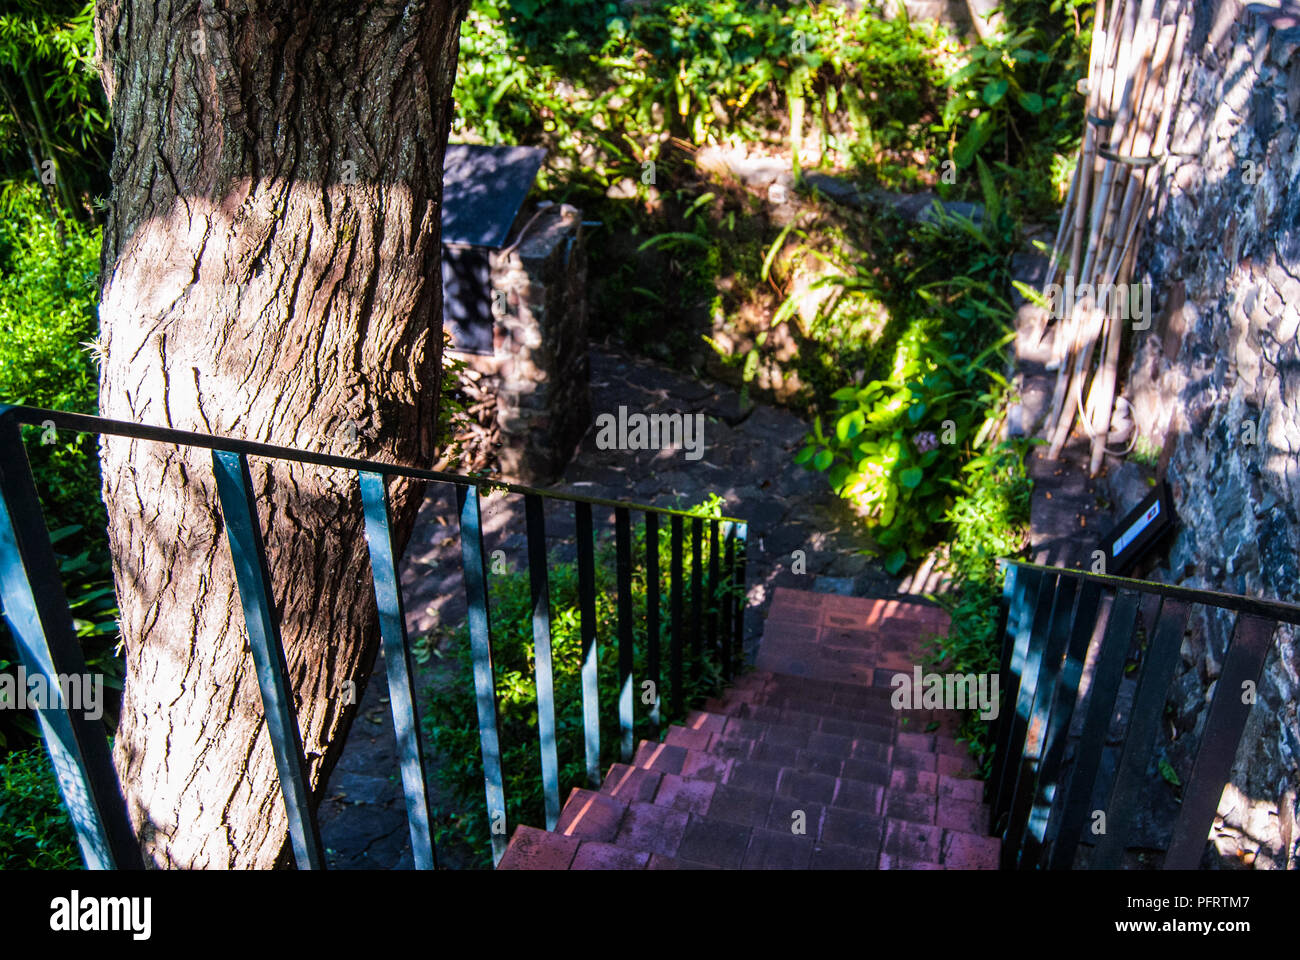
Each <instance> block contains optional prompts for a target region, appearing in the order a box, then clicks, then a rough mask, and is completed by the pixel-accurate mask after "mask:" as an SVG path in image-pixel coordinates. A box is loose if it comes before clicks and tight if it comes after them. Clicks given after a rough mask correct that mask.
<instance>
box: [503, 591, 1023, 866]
mask: <svg viewBox="0 0 1300 960" xmlns="http://www.w3.org/2000/svg"><path fill="white" fill-rule="evenodd" d="M947 626H948V618H947V615H946V614H944V613H943V612H942V611H940V610H938V609H937V608H934V607H931V606H927V605H925V604H919V603H911V602H905V601H898V600H884V599H870V598H861V597H842V596H839V595H831V594H813V593H808V592H804V591H797V590H789V589H787V588H784V587H782V588H778V589H777V590H776V594H775V598H774V601H773V606H772V611H771V614H770V616H769V623H768V625H767V628H766V635H765V637H764V640H763V643H762V646H761V648H760V651H759V656H758V660H759V664H760V667H761V669H759V670H757V671H751V672H749V673H746V674H742V675H741V676H740V677H738V678H737V679H736V680H735V682H734V683H733V685H732V686H731V687H729V688H728V689H727V690H726V691H725V693H724V694H723V695H722V696H720V697H718V698H714V699H711V700H709V701H706V704H705V709H704V710H695V711H691V712H690V713H689V714H688V715H687V717H686V718H685V720H684V721H682V722H681V723H679V724H677V725H675V726H673V727H671V728H670V729H669V731H668V734H667V737H666V742H664V743H650V742H646V741H642V742H641V743H640V744H639V746H638V749H637V753H636V759H635V761H634V764H633V765H628V764H621V763H618V764H614V765H613V766H612V767H611V768H610V771H609V774H608V776H607V777H606V778H605V782H604V783H603V784H602V785H601V789H600V791H599V792H596V791H591V790H581V789H580V790H575V791H574V792H573V793H572V794H571V795H570V797H569V801H568V803H566V804H565V807H564V810H563V812H562V814H561V821H560V826H559V828H558V829H557V831H556V832H555V833H546V832H545V831H542V830H537V829H535V828H531V827H523V826H521V827H520V828H518V830H516V832H515V835H514V837H513V838H512V839H511V843H510V847H509V849H508V851H507V853H506V857H505V859H504V860H503V861H502V868H503V869H575V870H582V869H591V870H639V869H650V870H674V869H675V870H692V869H719V868H722V869H738V868H744V869H877V868H878V869H892V870H935V869H997V867H998V857H999V851H1000V842H999V841H998V840H997V839H996V838H992V837H987V836H985V835H984V833H985V831H986V830H987V829H988V826H989V824H988V808H987V806H986V805H984V804H983V803H982V800H983V793H984V784H983V783H982V782H981V781H978V780H975V779H972V778H971V775H973V774H974V773H975V770H974V764H973V762H972V761H971V759H970V756H969V752H968V749H967V746H966V744H964V743H960V742H958V741H957V739H956V737H957V734H958V731H959V726H960V722H961V715H960V714H959V713H958V712H957V711H935V710H905V711H899V710H894V709H893V708H892V706H891V704H890V694H891V693H892V688H891V687H890V686H889V678H890V676H891V675H892V673H893V672H894V671H899V672H904V673H907V674H908V675H910V674H911V672H912V668H913V666H914V665H915V664H917V663H920V662H921V657H922V655H923V654H924V652H925V641H926V638H927V637H929V636H932V635H934V634H936V633H942V632H944V631H945V630H946V629H947ZM795 811H800V812H801V819H802V824H803V828H804V830H803V832H802V833H795V832H794V831H793V830H792V829H791V827H792V825H793V824H794V823H795V822H796V821H795V819H794V817H793V816H792V814H794V813H795Z"/></svg>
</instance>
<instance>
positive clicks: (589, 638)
mask: <svg viewBox="0 0 1300 960" xmlns="http://www.w3.org/2000/svg"><path fill="white" fill-rule="evenodd" d="M20 424H28V425H31V426H37V427H41V426H45V427H51V426H52V427H55V428H57V427H59V426H60V425H62V426H63V427H64V428H65V429H71V430H74V431H78V432H90V433H99V434H108V435H115V436H125V437H133V438H136V439H142V440H147V441H151V442H161V443H169V444H174V445H177V446H189V447H198V448H202V449H209V450H211V451H212V470H213V478H214V480H215V485H216V495H217V501H218V503H219V505H220V509H221V514H222V517H223V518H224V524H223V527H224V535H225V539H226V541H227V543H228V546H229V548H230V557H231V562H232V564H233V568H234V574H235V585H236V587H237V591H238V596H239V602H240V606H241V607H242V611H243V617H244V625H245V629H246V631H247V634H248V648H249V650H250V651H251V654H252V658H253V661H254V665H255V667H256V675H257V682H258V688H259V691H260V694H261V700H262V708H263V714H264V719H265V723H266V729H267V733H268V735H269V737H270V740H271V744H272V748H273V751H274V759H275V766H276V771H277V774H278V776H279V780H280V787H281V793H282V795H283V799H284V803H285V809H286V813H287V816H288V834H289V839H290V842H291V844H292V848H293V854H294V860H295V862H296V863H297V865H298V866H299V867H306V868H310V869H314V868H318V867H323V866H324V850H323V847H322V844H321V837H320V831H319V827H318V823H317V820H316V812H315V810H314V809H313V808H312V805H311V802H310V784H309V779H308V775H307V766H306V761H305V757H304V753H303V743H302V737H301V729H300V726H299V721H298V716H297V709H296V707H295V701H294V691H293V687H292V684H291V682H290V679H289V672H288V666H287V663H286V660H285V651H284V645H283V642H282V639H281V636H280V629H279V621H278V617H277V616H276V614H275V610H274V604H273V603H272V599H271V598H272V593H273V584H272V580H271V572H270V568H269V565H268V562H267V553H266V547H265V543H264V541H263V536H262V530H261V524H260V521H259V519H258V509H257V502H256V499H257V498H256V496H255V494H254V489H253V479H252V475H251V473H250V472H249V467H248V458H249V456H250V455H251V456H259V457H264V458H268V459H276V460H280V461H282V462H297V463H311V464H317V465H320V466H325V467H330V468H336V469H343V470H348V471H350V472H352V473H353V474H354V475H355V482H356V485H357V490H358V492H359V494H360V500H361V507H362V514H363V516H364V521H365V541H366V546H367V550H368V552H369V554H370V568H371V581H372V585H373V586H374V591H375V603H376V610H377V613H378V619H379V632H380V639H381V642H382V644H383V651H384V656H385V658H386V660H387V663H388V671H387V672H388V686H389V703H390V705H391V708H392V710H393V716H394V723H395V727H396V731H397V741H398V760H399V766H400V769H401V774H402V783H403V790H404V793H405V796H406V808H407V822H408V826H409V828H410V833H411V849H412V854H413V859H414V863H415V866H416V868H417V869H434V868H436V867H437V860H436V853H435V850H434V844H433V835H432V834H433V831H432V825H431V815H430V803H429V796H428V789H427V771H426V767H425V763H424V754H423V747H422V745H421V743H420V738H419V735H418V730H419V719H418V714H417V711H416V706H415V702H416V699H417V698H416V690H415V685H414V674H413V667H412V664H411V659H410V658H411V653H410V644H409V641H408V637H407V628H406V615H405V611H404V608H403V604H402V586H401V582H400V579H399V576H398V565H399V562H400V554H399V553H398V552H397V551H396V550H395V549H394V547H395V544H394V541H393V532H392V527H391V514H390V509H389V500H388V491H387V485H386V483H385V478H386V477H388V476H401V477H407V478H411V479H415V480H426V481H431V482H440V483H450V484H452V485H453V486H454V487H455V491H456V500H457V512H458V514H459V518H460V541H461V569H462V572H463V574H464V584H465V594H466V603H467V610H468V612H467V623H468V627H469V640H470V650H471V653H472V660H473V678H474V697H475V707H476V712H477V715H478V727H479V741H480V752H481V757H482V761H483V779H484V791H485V792H484V797H485V800H486V802H487V808H488V813H489V816H490V817H492V819H493V830H492V858H493V862H494V863H499V862H500V860H501V858H502V856H503V855H504V853H505V849H506V839H505V835H504V832H500V831H498V829H497V822H498V819H499V822H500V823H501V825H503V826H504V825H505V824H506V821H505V819H504V818H505V816H506V804H507V800H506V789H505V788H506V782H505V779H504V777H503V771H502V765H501V749H500V740H499V732H498V718H497V701H496V697H497V693H496V683H495V673H494V671H493V667H492V624H491V616H490V603H489V596H488V594H489V590H488V584H487V565H486V563H485V561H484V549H483V523H482V513H481V510H480V500H481V496H480V491H481V490H487V491H488V492H491V491H493V490H499V491H502V492H505V493H515V494H520V495H522V496H523V500H524V508H525V515H526V528H527V539H528V556H529V580H530V588H531V592H532V611H533V612H532V626H533V651H534V663H535V665H536V670H535V676H536V681H535V682H536V690H537V738H538V740H539V741H540V746H541V768H542V769H541V775H542V788H543V795H544V799H545V806H546V818H547V829H552V830H553V829H555V827H556V825H557V822H558V816H559V811H560V802H559V801H560V793H559V790H560V786H559V765H558V757H557V750H556V740H557V737H556V729H557V728H556V724H555V690H554V682H553V676H552V666H551V632H550V631H551V627H550V619H551V609H550V598H549V587H548V585H547V572H546V567H547V558H546V530H545V518H544V510H543V499H544V498H546V499H551V500H559V501H561V502H564V503H571V504H573V514H574V523H575V528H576V532H575V537H574V539H575V541H576V547H577V564H578V601H579V609H580V616H579V624H580V627H581V631H582V639H583V650H582V663H581V671H582V673H581V676H582V691H581V695H582V718H583V719H582V734H583V742H584V746H585V751H586V759H587V779H588V781H589V784H590V786H592V787H596V786H598V785H599V783H600V763H601V759H602V753H601V748H600V726H601V719H600V699H601V697H600V685H599V682H598V681H599V667H598V648H599V647H600V646H601V641H600V638H599V631H598V630H597V625H596V576H595V536H594V528H593V523H592V506H593V505H599V506H605V507H610V508H613V511H614V533H615V545H616V553H617V582H618V587H617V598H618V631H617V640H616V643H617V646H618V670H619V674H620V690H621V693H620V695H619V702H618V719H619V728H620V748H621V749H620V755H621V757H622V761H623V762H624V763H631V762H632V760H633V742H634V739H633V738H634V732H635V727H636V711H635V708H634V706H633V697H632V690H633V685H634V679H633V670H634V665H635V652H634V645H635V643H636V639H635V635H636V634H635V631H634V628H633V624H632V620H633V618H634V617H635V616H636V614H635V611H634V605H633V603H632V600H631V590H632V565H633V561H632V553H633V542H632V541H633V534H632V528H631V523H630V519H629V514H630V512H631V511H632V510H637V511H640V512H641V513H643V514H644V524H645V550H646V560H645V564H646V586H645V590H646V597H647V599H646V610H645V616H646V622H647V633H646V637H645V643H646V645H647V647H646V654H647V656H648V660H649V666H648V668H647V670H648V672H649V673H650V674H652V675H653V676H652V679H653V681H654V685H655V687H656V689H657V687H658V685H659V684H660V682H661V681H662V674H661V667H662V663H661V660H660V657H659V641H660V636H659V631H660V622H659V616H658V610H659V605H660V603H661V602H662V599H661V597H662V594H661V592H660V586H659V584H660V580H659V564H658V550H659V547H658V544H659V536H658V531H659V516H660V515H661V514H663V515H666V516H668V517H669V520H670V522H669V524H667V526H668V527H669V529H670V536H671V544H672V549H671V567H672V575H671V580H670V582H671V598H670V610H671V613H670V617H669V621H668V624H667V626H668V627H669V629H668V640H669V648H670V654H671V671H670V672H671V677H670V683H669V687H670V689H671V695H672V702H673V704H674V712H676V711H677V709H679V708H680V707H681V706H683V703H682V694H683V689H682V688H683V683H682V679H683V678H682V670H681V667H682V660H683V658H682V643H683V639H684V638H685V637H686V635H687V634H688V633H689V636H690V647H691V654H692V657H693V659H692V680H693V681H694V680H696V679H698V662H699V660H700V658H702V657H705V656H707V657H708V658H709V659H711V660H716V661H717V662H718V663H719V665H720V667H721V675H722V678H723V679H724V680H726V679H730V677H731V675H732V672H733V670H734V668H735V665H736V662H737V660H738V659H739V658H740V657H743V639H744V637H743V634H744V601H745V592H744V583H745V549H746V542H747V540H748V535H749V530H748V524H747V523H746V522H745V521H743V520H737V519H734V518H731V517H722V516H717V517H714V516H706V515H704V514H702V513H696V512H691V511H689V510H678V509H673V508H663V507H652V506H649V505H646V504H634V503H624V502H621V501H617V500H607V499H604V498H600V497H588V496H583V495H581V494H571V493H562V492H557V491H549V490H541V489H535V488H532V487H527V486H524V485H521V484H514V483H504V482H499V481H494V480H491V479H489V478H486V477H470V476H462V475H459V474H453V473H445V472H442V471H438V470H423V469H419V468H415V467H407V466H402V465H399V464H388V463H382V462H379V461H375V460H365V459H361V458H357V457H341V456H336V455H333V454H324V453H313V452H310V451H306V450H298V449H295V448H292V447H282V446H276V445H273V444H268V443H259V442H256V441H249V440H236V439H233V438H230V437H220V436H213V435H209V434H200V433H192V432H189V431H184V430H175V429H172V428H169V427H154V426H147V425H143V424H138V423H131V422H124V421H118V420H110V419H107V418H104V417H97V416H91V415H87V414H78V413H70V412H67V411H58V410H47V409H44V408H40V407H25V406H8V405H4V404H0V464H2V469H0V600H2V601H3V605H4V612H5V619H6V621H8V623H9V625H10V627H11V630H12V632H13V633H14V636H15V639H16V640H17V642H18V650H19V656H20V659H21V660H22V661H23V663H24V664H25V665H27V668H28V670H29V671H30V672H32V673H36V674H41V675H43V676H45V677H46V678H47V682H51V683H56V682H57V681H56V680H53V679H51V678H56V677H57V676H59V675H61V674H67V675H79V674H84V673H85V671H86V664H85V659H84V657H83V655H82V651H81V648H80V645H79V643H78V641H77V638H76V635H75V632H74V626H73V619H72V611H71V608H70V607H69V605H68V602H67V598H66V595H65V594H64V589H63V583H62V578H61V575H60V571H59V567H58V563H57V560H56V557H55V554H54V548H53V544H52V543H51V541H50V535H49V531H48V529H47V527H46V523H45V517H44V512H43V510H42V508H41V503H40V497H39V494H38V491H37V489H36V484H35V480H34V478H33V476H32V472H31V468H30V462H29V459H28V457H27V452H26V449H25V444H24V438H23V436H22V431H21V430H20V429H19V425H20ZM687 517H689V518H690V519H691V546H692V549H691V552H692V563H691V576H690V597H691V618H690V624H689V630H688V629H687V624H686V623H685V622H684V619H683V616H682V602H681V601H682V597H683V593H684V592H685V591H684V589H683V586H684V583H683V566H682V552H683V533H684V527H685V522H684V521H685V518H687ZM706 523H707V524H708V528H709V530H708V532H709V541H710V544H709V571H708V574H707V577H708V588H707V593H708V596H709V597H711V598H712V599H711V600H709V601H708V605H709V610H708V618H707V637H705V636H703V633H704V626H705V623H704V620H703V619H702V615H703V613H704V606H705V602H706V601H705V597H704V594H705V590H704V585H703V581H704V572H703V570H702V558H703V544H702V540H703V537H704V529H705V527H704V525H705V524H706ZM719 533H723V534H724V535H725V538H726V542H725V549H726V556H725V560H724V561H723V563H724V564H725V571H724V572H723V583H724V584H726V585H727V589H726V591H720V590H719V589H718V573H719V562H718V553H719V549H720V548H721V547H722V546H724V544H722V543H720V540H719ZM718 603H721V605H722V609H721V610H719V609H718V608H717V606H716V604H718ZM719 619H721V620H722V621H723V623H722V625H723V632H722V634H721V636H719V634H718V620H719ZM705 640H707V649H706V648H705V647H704V645H703V644H704V641H705ZM659 701H660V698H659V696H658V695H656V696H655V698H654V703H653V704H652V705H651V710H650V716H649V720H650V723H651V724H652V726H653V727H654V728H655V729H656V730H658V728H659V724H660V722H661V719H662V718H661V715H660V712H659ZM37 715H38V718H39V719H40V721H41V723H42V726H43V727H45V729H46V733H47V735H46V737H45V743H46V747H47V749H49V751H50V754H51V758H52V760H53V763H54V769H55V772H56V776H57V778H58V780H59V789H60V792H61V793H62V795H63V797H64V801H65V805H66V807H67V808H68V811H69V813H70V814H71V815H72V817H73V821H74V827H75V829H76V832H77V837H78V841H79V843H80V844H81V848H82V855H83V858H84V859H85V861H86V864H87V866H90V867H97V868H111V867H114V866H126V867H133V868H138V867H141V866H143V860H142V857H141V852H140V848H139V845H138V843H137V841H136V838H135V835H134V829H133V827H132V825H131V821H130V817H129V815H128V813H127V808H126V804H125V800H124V797H123V792H122V789H121V782H120V780H119V778H118V775H117V771H116V769H115V767H114V764H113V761H112V757H111V756H110V754H109V750H108V741H107V738H106V737H105V736H104V731H103V730H102V729H100V728H99V727H97V726H96V725H95V723H94V722H92V721H90V720H88V719H87V718H86V716H84V714H82V713H80V712H78V711H73V710H71V709H70V708H69V706H68V704H66V703H58V704H51V705H48V706H47V707H44V708H38V712H37Z"/></svg>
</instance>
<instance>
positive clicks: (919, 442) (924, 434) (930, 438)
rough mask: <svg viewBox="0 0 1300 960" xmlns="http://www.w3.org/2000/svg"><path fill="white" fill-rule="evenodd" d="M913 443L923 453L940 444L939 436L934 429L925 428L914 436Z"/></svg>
mask: <svg viewBox="0 0 1300 960" xmlns="http://www.w3.org/2000/svg"><path fill="white" fill-rule="evenodd" d="M912 443H913V444H914V445H915V446H916V449H917V450H919V451H920V452H921V453H926V452H928V451H930V450H933V449H934V448H935V447H937V446H939V437H938V436H937V435H936V434H935V433H934V431H932V430H923V431H921V432H920V433H917V434H914V435H913V436H912Z"/></svg>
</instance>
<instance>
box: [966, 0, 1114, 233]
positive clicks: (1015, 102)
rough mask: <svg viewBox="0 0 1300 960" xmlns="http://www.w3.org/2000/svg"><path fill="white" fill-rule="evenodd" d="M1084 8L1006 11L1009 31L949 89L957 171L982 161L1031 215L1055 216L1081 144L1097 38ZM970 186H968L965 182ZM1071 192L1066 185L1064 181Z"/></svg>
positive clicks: (1052, 4)
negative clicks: (1064, 168)
mask: <svg viewBox="0 0 1300 960" xmlns="http://www.w3.org/2000/svg"><path fill="white" fill-rule="evenodd" d="M1091 6H1092V4H1091V3H1088V2H1085V0H1030V2H1027V3H1016V4H1004V5H1003V8H1002V9H1003V13H1004V15H1005V17H1006V27H1005V29H1004V30H1003V31H1002V32H1001V33H999V34H998V35H997V36H994V37H990V38H989V39H987V40H985V41H983V42H981V43H979V44H977V45H975V46H974V47H972V48H971V50H970V52H969V56H968V57H967V58H966V61H965V62H964V63H962V64H961V66H959V67H958V68H957V69H955V70H953V71H952V72H951V73H950V74H949V75H948V76H947V77H946V78H945V83H946V85H947V86H948V87H949V89H950V90H951V96H950V97H949V99H948V102H947V104H946V105H945V107H944V109H943V115H942V120H941V126H942V129H943V130H944V132H945V133H947V134H948V135H949V137H950V141H949V142H950V144H951V150H952V154H951V155H952V159H953V161H954V163H955V164H956V165H957V167H958V168H965V169H969V168H971V167H973V165H974V161H975V159H976V158H977V157H979V158H982V159H983V160H984V161H985V162H986V163H988V164H990V165H992V166H996V168H997V169H998V171H999V174H1000V175H1002V176H1004V177H1006V178H1008V180H1009V181H1010V182H1012V183H1013V184H1014V186H1015V188H1016V191H1017V192H1019V193H1020V194H1021V200H1022V202H1023V203H1024V205H1025V207H1026V208H1027V209H1029V210H1032V211H1035V212H1050V211H1052V210H1054V209H1055V207H1056V206H1057V205H1058V204H1059V203H1060V200H1061V198H1062V194H1060V192H1059V191H1060V190H1061V182H1062V179H1061V177H1060V171H1059V166H1060V163H1061V161H1062V158H1063V155H1066V154H1069V153H1070V152H1072V151H1073V150H1074V148H1075V146H1076V144H1077V142H1078V138H1079V132H1080V121H1081V117H1082V111H1083V97H1082V96H1081V95H1080V94H1079V93H1078V92H1077V91H1076V84H1077V83H1078V81H1079V80H1080V79H1082V78H1083V77H1084V76H1085V75H1086V74H1087V69H1088V47H1089V44H1090V43H1091V39H1092V38H1091V31H1090V30H1089V29H1085V28H1084V26H1083V23H1082V16H1083V14H1084V13H1085V12H1086V11H1088V10H1090V9H1091ZM967 179H969V178H967ZM1065 182H1066V185H1068V180H1066V181H1065Z"/></svg>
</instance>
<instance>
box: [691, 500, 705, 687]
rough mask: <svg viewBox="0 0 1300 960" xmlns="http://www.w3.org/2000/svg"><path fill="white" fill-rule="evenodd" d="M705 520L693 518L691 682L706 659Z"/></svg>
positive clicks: (696, 681)
mask: <svg viewBox="0 0 1300 960" xmlns="http://www.w3.org/2000/svg"><path fill="white" fill-rule="evenodd" d="M703 549H704V521H703V520H702V519H700V518H699V517H692V518H691V682H692V683H698V682H699V679H700V669H701V667H702V665H703V659H704V629H703V622H704V621H703V603H704V597H703V594H704V590H703V586H702V583H701V581H702V579H703V575H704V570H703V569H702V568H703V561H702V560H701V556H702V551H703Z"/></svg>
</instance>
